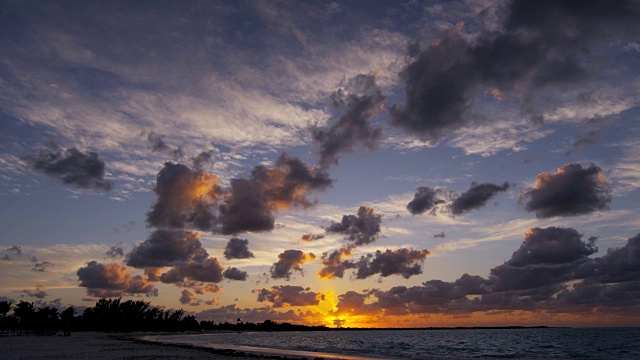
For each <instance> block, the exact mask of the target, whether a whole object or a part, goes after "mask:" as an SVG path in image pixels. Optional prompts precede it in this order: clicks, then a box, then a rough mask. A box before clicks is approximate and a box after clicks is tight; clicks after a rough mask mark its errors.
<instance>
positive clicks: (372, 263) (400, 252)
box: [355, 248, 431, 279]
mask: <svg viewBox="0 0 640 360" xmlns="http://www.w3.org/2000/svg"><path fill="white" fill-rule="evenodd" d="M429 255H431V252H430V251H429V250H426V249H423V250H413V249H406V248H400V249H396V250H390V249H387V250H385V251H384V252H383V251H380V250H377V251H376V252H375V253H374V254H367V255H366V256H362V257H360V260H358V262H356V263H355V265H356V267H357V268H356V269H357V270H356V273H355V276H356V278H357V279H366V278H368V277H369V276H372V275H376V274H379V275H380V276H382V277H387V276H391V275H400V276H402V277H404V278H405V279H408V278H410V277H411V276H414V275H418V274H422V262H424V260H425V259H426V258H427V256H429Z"/></svg>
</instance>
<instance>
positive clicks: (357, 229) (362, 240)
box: [325, 206, 382, 246]
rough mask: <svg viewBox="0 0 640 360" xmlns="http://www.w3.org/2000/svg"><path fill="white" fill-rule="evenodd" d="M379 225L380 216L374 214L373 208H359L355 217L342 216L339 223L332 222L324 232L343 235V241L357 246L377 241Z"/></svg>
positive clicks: (380, 221)
mask: <svg viewBox="0 0 640 360" xmlns="http://www.w3.org/2000/svg"><path fill="white" fill-rule="evenodd" d="M380 223H382V215H380V214H376V212H375V210H374V209H373V208H370V207H367V206H360V208H359V209H358V213H357V214H356V215H343V216H342V220H341V221H340V222H334V221H332V222H331V224H330V225H329V226H328V227H327V228H326V229H325V230H326V232H327V233H336V234H343V235H344V238H345V240H348V241H351V242H353V244H354V245H356V246H359V245H365V244H370V243H372V242H374V241H375V240H376V239H377V237H378V235H379V234H380Z"/></svg>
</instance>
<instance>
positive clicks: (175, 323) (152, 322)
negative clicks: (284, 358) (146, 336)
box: [0, 299, 329, 333]
mask: <svg viewBox="0 0 640 360" xmlns="http://www.w3.org/2000/svg"><path fill="white" fill-rule="evenodd" d="M11 309H13V314H12V315H7V314H8V313H9V311H11ZM76 313H77V310H76V308H74V307H73V306H70V307H68V308H66V309H65V310H63V311H62V312H59V310H58V309H57V308H53V307H49V306H47V307H43V308H38V309H36V308H34V306H33V303H29V302H26V301H20V302H19V303H17V304H16V305H12V303H10V302H7V301H0V329H1V330H3V331H5V330H11V331H20V332H26V333H30V332H35V333H51V332H57V331H64V332H65V333H69V332H71V331H114V332H127V331H222V330H224V331H246V330H249V331H311V330H313V331H318V330H328V329H329V328H327V327H325V326H305V325H295V324H290V323H286V322H285V323H276V322H274V321H271V320H265V321H263V322H262V323H257V324H256V323H250V322H244V323H243V322H242V321H240V319H238V320H237V322H236V323H229V322H224V323H218V324H216V323H214V322H213V321H200V322H198V321H197V320H196V318H195V317H194V316H192V315H186V316H185V314H184V310H182V309H180V310H167V309H164V308H162V307H154V306H151V304H150V303H148V302H145V301H141V300H135V301H134V300H127V301H122V299H100V300H98V302H96V304H95V305H94V306H93V307H88V308H86V309H85V310H84V311H83V312H82V314H76Z"/></svg>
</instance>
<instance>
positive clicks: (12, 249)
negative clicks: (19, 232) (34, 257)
mask: <svg viewBox="0 0 640 360" xmlns="http://www.w3.org/2000/svg"><path fill="white" fill-rule="evenodd" d="M5 251H6V252H12V253H14V254H15V255H18V256H22V246H18V245H13V246H10V247H8V248H6V249H5Z"/></svg>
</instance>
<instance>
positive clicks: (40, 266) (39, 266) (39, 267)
mask: <svg viewBox="0 0 640 360" xmlns="http://www.w3.org/2000/svg"><path fill="white" fill-rule="evenodd" d="M50 265H53V263H50V262H48V261H42V262H36V263H35V264H33V268H31V271H35V272H46V271H47V266H50Z"/></svg>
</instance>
